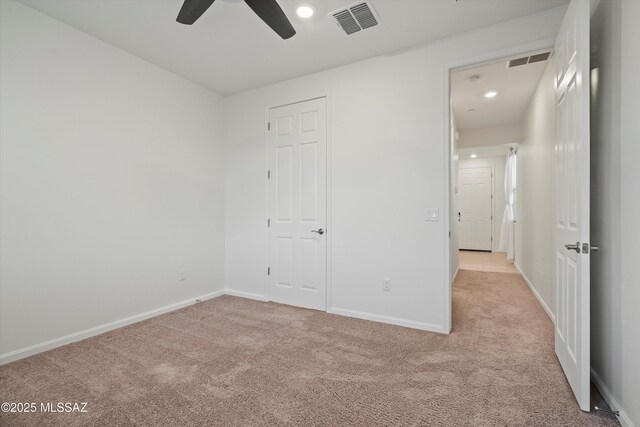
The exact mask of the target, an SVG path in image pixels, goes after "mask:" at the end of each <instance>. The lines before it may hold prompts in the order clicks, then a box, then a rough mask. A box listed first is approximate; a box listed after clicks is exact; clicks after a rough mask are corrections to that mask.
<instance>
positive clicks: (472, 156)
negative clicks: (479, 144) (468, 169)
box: [469, 154, 478, 159]
mask: <svg viewBox="0 0 640 427" xmlns="http://www.w3.org/2000/svg"><path fill="white" fill-rule="evenodd" d="M469 157H471V158H472V159H475V158H476V157H478V155H477V154H472V155H470V156H469Z"/></svg>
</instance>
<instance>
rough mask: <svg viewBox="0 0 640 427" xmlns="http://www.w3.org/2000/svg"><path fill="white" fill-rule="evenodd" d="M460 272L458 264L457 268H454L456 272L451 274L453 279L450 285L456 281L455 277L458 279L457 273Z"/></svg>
mask: <svg viewBox="0 0 640 427" xmlns="http://www.w3.org/2000/svg"><path fill="white" fill-rule="evenodd" d="M459 272H460V264H458V266H457V267H456V272H455V273H453V279H451V284H452V285H453V283H454V282H455V281H456V277H458V273H459Z"/></svg>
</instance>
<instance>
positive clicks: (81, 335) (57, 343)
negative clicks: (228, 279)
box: [0, 290, 225, 365]
mask: <svg viewBox="0 0 640 427" xmlns="http://www.w3.org/2000/svg"><path fill="white" fill-rule="evenodd" d="M224 293H225V292H224V290H220V291H216V292H211V293H209V294H205V295H202V296H199V297H196V298H190V299H188V300H186V301H181V302H178V303H175V304H171V305H167V306H164V307H160V308H157V309H155V310H150V311H147V312H145V313H141V314H136V315H134V316H130V317H126V318H124V319H120V320H116V321H114V322H109V323H105V324H103V325H99V326H95V327H93V328H89V329H85V330H83V331H79V332H74V333H72V334H69V335H65V336H63V337H59V338H54V339H52V340H49V341H45V342H42V343H38V344H34V345H31V346H29V347H24V348H21V349H18V350H14V351H10V352H8V353H4V354H2V355H0V365H4V364H7V363H10V362H13V361H16V360H19V359H23V358H25V357H28V356H33V355H34V354H38V353H42V352H43V351H47V350H52V349H54V348H57V347H61V346H63V345H66V344H70V343H72V342H76V341H80V340H84V339H86V338H90V337H94V336H96V335H100V334H103V333H105V332H109V331H113V330H114V329H118V328H121V327H123V326H127V325H131V324H133V323H138V322H140V321H142V320H146V319H149V318H151V317H156V316H159V315H160V314H164V313H168V312H170V311H174V310H178V309H180V308H183V307H187V306H189V305H193V304H196V303H197V302H200V301H205V300H208V299H212V298H217V297H219V296H221V295H223V294H224Z"/></svg>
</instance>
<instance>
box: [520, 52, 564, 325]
mask: <svg viewBox="0 0 640 427" xmlns="http://www.w3.org/2000/svg"><path fill="white" fill-rule="evenodd" d="M554 70H555V63H554V61H553V60H551V61H550V62H549V64H548V65H547V68H546V70H545V72H544V74H543V75H542V78H541V79H540V83H538V87H537V89H536V91H535V93H534V95H533V97H532V98H531V102H530V103H529V106H528V107H527V112H526V114H525V118H524V121H523V141H522V144H521V145H520V146H519V148H518V166H517V167H518V170H517V172H518V176H517V185H518V198H517V212H518V218H517V222H516V239H515V241H516V253H515V263H516V265H517V266H518V267H519V268H520V270H521V271H522V273H523V274H524V275H525V277H526V278H527V280H528V281H529V283H530V284H531V285H532V286H533V288H534V289H535V292H537V294H538V295H537V296H538V297H539V298H541V299H542V301H543V306H545V305H546V307H545V309H546V310H547V313H549V314H551V315H552V314H553V310H555V302H554V301H555V299H554V298H555V291H554V290H555V286H554V283H555V281H554V272H553V271H554V270H553V269H554V264H553V262H554V257H553V254H554V253H555V242H554V236H555V234H554V233H555V231H554V230H555V222H554V218H555V205H556V200H555V167H556V164H555V138H556V117H555V89H554V85H555V83H554V76H553V74H554Z"/></svg>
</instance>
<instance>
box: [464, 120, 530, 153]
mask: <svg viewBox="0 0 640 427" xmlns="http://www.w3.org/2000/svg"><path fill="white" fill-rule="evenodd" d="M521 141H522V126H521V125H519V124H511V125H504V126H489V127H484V128H476V129H465V130H461V131H460V148H470V147H485V146H488V145H505V144H518V143H520V142H521Z"/></svg>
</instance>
